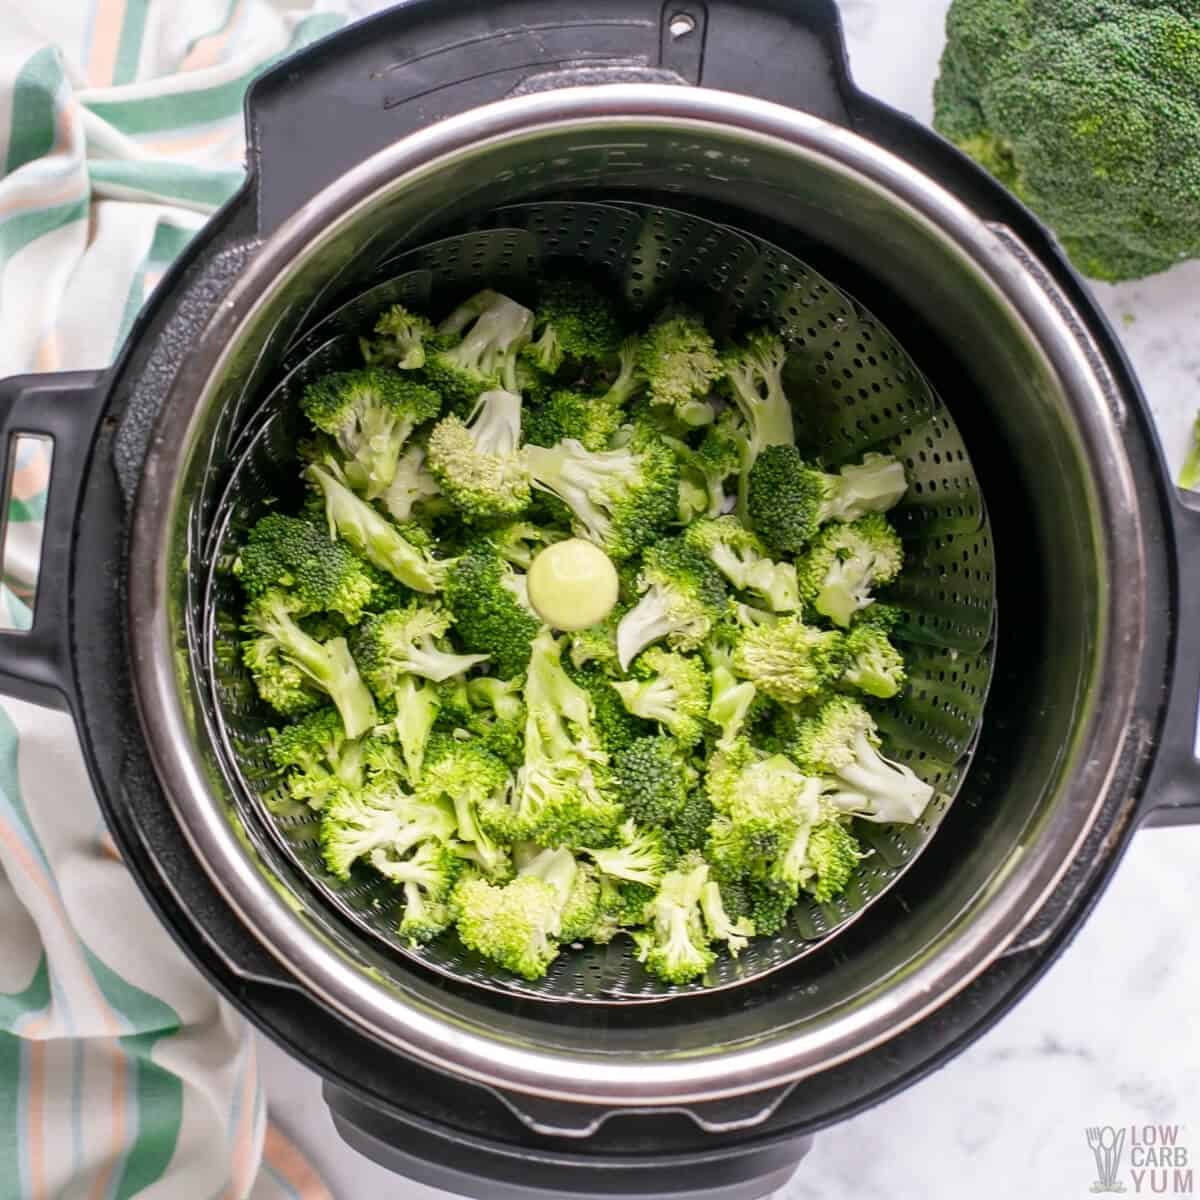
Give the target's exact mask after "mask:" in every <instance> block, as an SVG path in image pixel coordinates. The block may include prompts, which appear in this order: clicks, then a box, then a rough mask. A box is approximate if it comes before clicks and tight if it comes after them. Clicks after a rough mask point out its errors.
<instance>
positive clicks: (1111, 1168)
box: [1086, 1125, 1125, 1192]
mask: <svg viewBox="0 0 1200 1200" xmlns="http://www.w3.org/2000/svg"><path fill="white" fill-rule="evenodd" d="M1086 1133H1087V1144H1088V1147H1089V1149H1090V1150H1091V1152H1092V1157H1093V1158H1094V1159H1095V1160H1096V1179H1095V1181H1094V1182H1093V1184H1092V1186H1091V1191H1093V1192H1123V1191H1124V1190H1125V1184H1124V1183H1123V1182H1122V1181H1121V1180H1119V1179H1118V1178H1117V1172H1118V1171H1119V1170H1120V1169H1121V1153H1122V1151H1123V1150H1124V1149H1125V1130H1124V1129H1114V1128H1113V1127H1112V1126H1111V1125H1090V1126H1089V1127H1088V1128H1087V1130H1086Z"/></svg>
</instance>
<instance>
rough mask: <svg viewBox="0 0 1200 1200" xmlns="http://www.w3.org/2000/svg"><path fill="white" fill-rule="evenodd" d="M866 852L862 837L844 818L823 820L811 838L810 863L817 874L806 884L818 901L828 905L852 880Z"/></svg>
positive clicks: (809, 844) (809, 843)
mask: <svg viewBox="0 0 1200 1200" xmlns="http://www.w3.org/2000/svg"><path fill="white" fill-rule="evenodd" d="M863 857H864V854H863V851H862V848H861V847H860V846H859V843H858V839H857V838H856V837H855V836H854V834H852V833H851V832H850V830H849V829H847V828H846V826H845V825H844V824H842V823H841V822H840V821H823V822H822V823H821V824H820V825H818V826H817V827H816V828H815V829H814V830H813V831H812V833H811V834H810V835H809V838H808V846H807V859H808V862H807V865H808V867H809V868H810V869H811V870H812V871H813V876H812V877H811V878H810V879H809V880H808V881H807V882H806V883H805V884H804V887H805V889H806V890H807V891H809V892H811V893H812V897H813V899H814V900H815V901H816V902H817V903H818V904H828V903H829V901H830V900H833V899H834V898H835V897H837V896H840V895H841V894H842V893H843V892H844V891H845V890H846V888H847V886H848V885H849V883H850V879H851V877H852V876H853V874H854V872H855V870H856V869H857V867H858V864H859V862H860V861H861V860H862V859H863Z"/></svg>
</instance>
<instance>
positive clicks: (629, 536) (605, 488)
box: [525, 433, 679, 559]
mask: <svg viewBox="0 0 1200 1200" xmlns="http://www.w3.org/2000/svg"><path fill="white" fill-rule="evenodd" d="M525 458H526V461H527V462H528V464H529V469H530V472H531V474H532V476H533V480H534V482H535V483H536V484H537V486H538V487H539V488H542V489H543V490H545V491H547V492H549V493H551V494H552V495H553V496H555V497H557V498H558V499H559V500H561V501H562V502H563V503H564V504H565V505H566V506H567V508H568V509H570V511H571V514H572V516H573V518H574V524H575V528H576V532H577V534H578V535H579V536H580V537H585V538H587V539H588V540H589V541H592V542H595V543H596V545H598V546H600V547H601V549H603V550H604V551H605V552H606V553H607V554H609V555H610V556H611V557H612V558H614V559H622V558H629V557H630V556H631V555H633V554H636V553H637V552H638V551H639V550H641V549H642V548H643V547H644V546H646V545H648V544H649V543H650V542H652V541H653V540H654V539H655V537H657V536H658V535H659V534H660V533H661V532H662V531H663V530H664V529H666V527H667V526H668V525H669V524H670V523H671V521H672V520H673V519H674V516H675V504H676V497H677V493H678V486H679V467H678V464H677V463H676V461H675V456H674V455H673V454H672V453H671V450H670V447H668V446H667V445H666V444H665V443H664V442H663V441H662V440H661V439H659V438H656V437H654V436H652V435H649V434H645V433H638V434H636V435H635V436H634V437H633V438H632V439H631V440H630V441H629V443H628V444H627V445H624V446H620V447H618V448H617V449H614V450H599V451H590V450H587V449H585V448H584V446H583V444H582V443H581V442H577V441H575V440H574V439H573V438H567V439H565V440H564V441H561V442H559V443H558V444H557V445H555V446H552V447H545V446H527V447H526V449H525Z"/></svg>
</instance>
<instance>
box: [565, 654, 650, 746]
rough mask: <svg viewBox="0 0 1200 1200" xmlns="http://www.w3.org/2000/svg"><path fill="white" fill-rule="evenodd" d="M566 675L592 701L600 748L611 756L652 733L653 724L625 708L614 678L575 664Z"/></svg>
mask: <svg viewBox="0 0 1200 1200" xmlns="http://www.w3.org/2000/svg"><path fill="white" fill-rule="evenodd" d="M567 674H568V675H570V677H571V679H573V680H574V681H575V682H576V683H577V684H578V685H579V686H580V687H581V688H583V690H584V691H585V692H587V694H588V696H589V697H590V699H591V702H592V728H593V730H594V731H595V736H596V740H597V742H598V743H599V745H600V748H601V749H602V750H604V751H605V752H606V753H608V754H610V755H615V754H617V753H618V752H619V751H621V750H624V749H625V748H626V747H628V746H629V745H630V744H631V743H632V742H634V741H635V740H636V739H638V738H641V737H645V736H647V735H648V734H650V733H653V731H654V726H653V725H651V724H650V723H649V722H648V721H643V720H642V719H641V718H640V717H636V716H634V715H633V713H631V712H630V711H629V710H628V709H627V708H626V707H625V704H624V702H623V701H622V700H621V697H620V696H619V695H618V694H617V691H616V689H615V688H614V687H613V680H612V679H610V678H609V676H608V675H607V674H606V673H605V672H604V671H603V670H602V669H601V668H599V667H597V666H593V665H584V666H582V667H576V666H574V664H572V665H571V666H569V667H568V668H567Z"/></svg>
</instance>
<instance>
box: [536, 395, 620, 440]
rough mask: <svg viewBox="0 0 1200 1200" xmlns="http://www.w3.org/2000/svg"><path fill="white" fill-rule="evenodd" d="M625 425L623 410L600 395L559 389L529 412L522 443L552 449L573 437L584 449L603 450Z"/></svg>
mask: <svg viewBox="0 0 1200 1200" xmlns="http://www.w3.org/2000/svg"><path fill="white" fill-rule="evenodd" d="M624 422H625V410H624V409H623V408H622V407H621V406H620V405H619V404H612V403H610V402H609V401H608V400H607V399H606V398H605V397H604V396H589V395H587V394H586V393H585V392H579V391H568V390H566V389H563V388H560V389H559V390H558V391H556V392H554V393H553V394H552V395H551V396H550V398H549V400H547V401H546V403H545V404H543V405H542V406H541V407H540V408H536V409H533V410H531V411H530V412H529V414H528V416H527V418H526V421H525V440H526V442H528V443H529V445H531V446H554V445H557V443H559V442H561V441H562V440H563V439H564V438H573V439H574V440H575V441H577V442H579V443H581V444H582V446H583V448H584V449H585V450H607V449H608V444H609V441H610V440H611V439H612V436H613V434H615V433H616V432H617V430H618V429H620V428H621V426H622V425H623V424H624Z"/></svg>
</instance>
